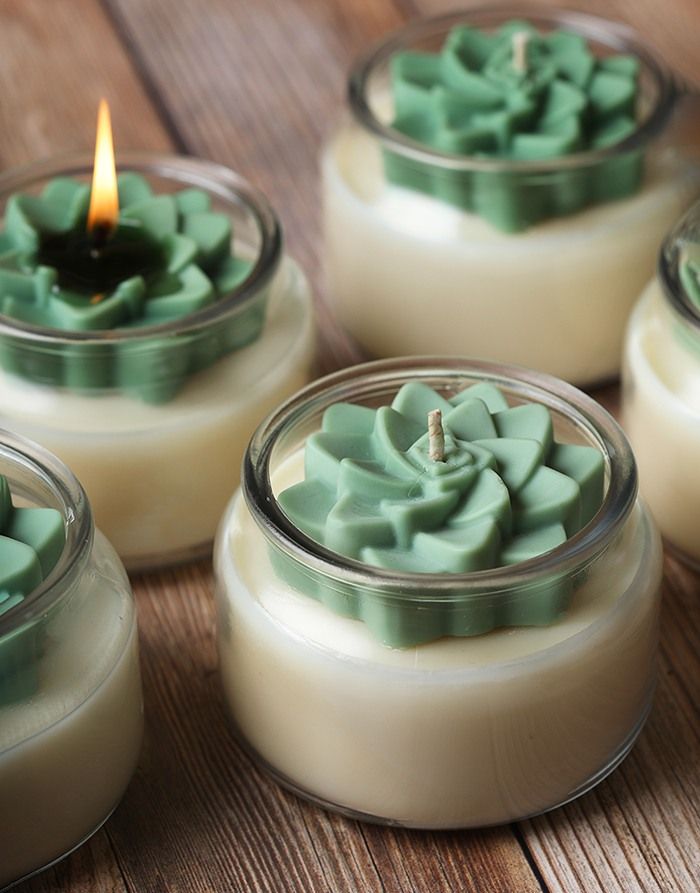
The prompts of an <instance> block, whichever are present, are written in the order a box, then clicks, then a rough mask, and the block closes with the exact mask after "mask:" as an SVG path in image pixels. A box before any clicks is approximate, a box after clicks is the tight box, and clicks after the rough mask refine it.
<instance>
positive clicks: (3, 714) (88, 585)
mask: <svg viewBox="0 0 700 893" xmlns="http://www.w3.org/2000/svg"><path fill="white" fill-rule="evenodd" d="M79 585H80V586H81V587H83V590H84V591H83V592H82V593H81V594H80V595H79V596H78V597H77V598H78V600H79V601H80V603H81V604H80V608H79V610H78V609H77V608H76V606H75V603H73V605H72V606H71V608H70V609H69V610H65V611H63V612H58V613H57V614H56V616H55V617H53V618H52V619H51V621H50V625H49V626H48V628H47V635H46V646H45V652H46V653H45V655H44V657H43V658H42V659H41V661H40V663H39V684H38V690H37V692H36V694H35V695H33V696H32V697H31V698H30V699H28V700H24V701H21V702H19V703H16V704H7V705H5V706H0V887H3V886H4V885H5V884H7V883H10V882H12V881H14V880H17V879H19V878H21V877H23V876H24V875H25V874H28V873H30V872H32V871H35V870H37V869H38V868H41V867H43V866H45V865H47V864H49V863H50V862H52V861H54V860H55V859H58V858H60V857H61V856H63V855H64V854H65V853H66V852H68V851H70V850H71V849H73V848H74V847H75V846H77V845H78V844H80V843H81V842H82V841H83V840H84V839H85V838H86V837H87V836H88V835H90V834H91V833H92V832H93V831H94V830H95V829H96V828H97V827H99V825H100V824H101V823H102V822H103V821H104V820H105V819H106V818H107V817H108V816H109V814H110V813H111V812H112V810H113V809H114V807H115V806H116V805H117V803H118V801H119V799H120V798H121V796H122V794H123V793H124V790H125V788H126V786H127V784H128V782H129V779H130V778H131V775H132V774H133V771H134V769H135V766H136V761H137V758H138V753H139V748H140V745H141V735H142V725H143V716H142V703H141V682H140V676H139V664H138V647H137V635H136V627H135V624H134V619H133V614H129V616H128V621H127V618H126V616H125V612H124V602H123V599H122V598H121V597H117V593H116V591H111V590H110V589H109V588H108V584H105V582H104V579H101V580H100V581H99V582H98V583H95V582H94V580H92V579H91V578H88V579H84V580H83V581H82V582H81V583H80V584H79ZM106 585H107V588H105V587H106Z"/></svg>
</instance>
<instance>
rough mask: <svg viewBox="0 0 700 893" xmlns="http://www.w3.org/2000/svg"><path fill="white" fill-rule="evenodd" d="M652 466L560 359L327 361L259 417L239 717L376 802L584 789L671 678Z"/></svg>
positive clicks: (364, 809)
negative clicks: (437, 441)
mask: <svg viewBox="0 0 700 893" xmlns="http://www.w3.org/2000/svg"><path fill="white" fill-rule="evenodd" d="M422 379H423V380H422ZM389 394H395V396H394V398H393V400H392V402H391V405H389V406H386V405H382V402H383V401H386V399H387V396H388V395H389ZM341 395H342V396H341ZM339 398H340V399H342V400H343V401H350V402H342V403H337V402H336V401H337V400H338V399H339ZM377 407H379V408H377ZM435 409H439V410H440V412H441V414H442V428H443V436H444V456H443V460H444V461H435V460H434V459H432V458H431V456H430V446H431V444H430V437H429V434H428V432H427V430H426V411H428V412H434V411H435ZM434 418H435V417H433V419H434ZM554 431H556V432H557V436H556V439H555V438H554ZM310 432H311V433H310ZM601 445H605V446H604V452H601ZM604 478H605V483H604ZM635 488H636V479H635V470H634V463H633V460H632V458H631V453H630V449H629V445H628V444H627V443H626V441H625V440H624V437H623V435H622V433H621V432H620V430H619V428H618V427H617V425H616V424H615V423H614V422H613V421H612V419H610V417H609V416H607V414H605V413H604V412H603V411H602V410H600V408H599V407H597V406H596V404H594V403H593V401H591V400H590V399H588V398H586V397H584V395H582V394H580V393H579V392H576V391H575V390H573V389H572V388H568V387H566V386H565V385H563V384H562V383H561V382H556V381H555V380H551V379H547V378H546V377H542V376H535V375H528V374H526V373H524V372H522V371H516V370H512V369H508V368H503V367H498V368H497V369H496V368H495V367H488V366H485V365H481V366H477V367H475V368H474V367H472V368H469V367H467V366H466V365H464V366H463V365H462V364H461V363H460V362H458V361H453V362H452V363H451V365H449V366H443V365H442V364H441V363H440V361H435V360H421V361H417V362H416V365H415V366H407V365H405V361H404V363H403V364H402V363H400V362H398V361H397V362H395V363H393V364H390V363H377V364H372V365H369V366H366V367H356V368H355V369H353V370H349V371H347V372H344V373H338V374H337V375H335V376H332V377H330V378H329V379H327V380H326V381H325V382H324V383H323V384H322V385H319V384H318V383H316V384H314V385H313V386H312V388H309V389H307V391H306V392H301V393H300V394H299V395H298V396H297V397H296V398H295V399H293V400H292V401H290V402H288V403H287V404H286V406H285V407H283V408H282V409H280V410H278V412H276V413H275V414H273V416H272V417H271V418H269V419H268V421H267V422H266V423H265V425H264V426H263V427H262V429H261V430H259V431H258V432H257V434H256V435H255V436H254V438H253V441H252V443H251V447H250V451H249V453H248V456H247V459H246V475H245V478H244V489H243V493H242V494H237V495H236V496H235V497H234V499H233V500H232V502H231V505H230V507H229V509H228V511H227V513H226V515H225V516H224V520H223V521H222V525H221V527H220V533H219V539H218V541H217V546H216V549H215V569H216V574H217V581H218V588H217V592H218V612H219V613H218V617H219V619H218V628H219V657H220V667H221V674H222V680H223V684H224V691H225V694H226V698H227V702H228V705H229V709H230V711H231V714H232V716H233V719H234V722H235V727H236V728H237V729H238V730H239V732H240V734H241V735H242V736H243V738H244V739H245V741H246V742H247V745H248V747H249V748H251V749H252V750H253V752H254V753H256V754H258V755H259V756H260V758H261V760H262V762H263V764H264V765H266V766H268V767H272V769H273V770H274V772H275V773H276V775H277V777H281V778H284V779H286V781H287V783H289V784H291V785H293V787H294V788H295V790H297V791H301V792H302V793H306V794H307V795H309V796H311V797H312V798H313V799H314V800H316V801H317V802H318V801H319V800H320V801H321V802H322V803H325V804H326V805H327V806H329V807H331V808H337V809H341V810H343V811H344V812H348V811H349V812H350V813H353V814H356V815H358V816H360V817H365V818H367V817H371V818H372V819H376V820H380V821H389V822H393V823H396V822H398V823H401V824H405V825H409V826H418V827H434V828H440V827H464V826H477V825H483V824H493V823H499V822H506V821H513V820H515V819H517V818H521V817H523V816H526V815H531V814H534V813H536V812H539V811H542V810H544V809H548V808H551V807H553V806H555V805H557V804H559V803H561V802H564V801H566V800H568V799H569V798H570V797H571V796H572V795H573V794H574V792H576V791H580V790H583V789H585V788H586V786H587V785H589V784H590V783H591V782H592V780H593V779H597V778H600V776H601V772H604V771H606V770H608V769H610V768H611V767H612V766H613V765H614V764H615V763H616V761H617V760H619V759H621V758H622V756H623V755H624V754H625V753H626V751H627V749H628V747H629V742H630V739H631V737H632V736H633V735H634V734H636V732H637V731H638V730H639V728H640V726H641V723H642V722H643V719H644V717H645V715H646V711H647V710H648V705H649V701H650V698H651V693H652V689H653V678H654V673H653V659H654V649H655V631H656V620H657V609H658V598H659V584H660V577H661V550H660V546H659V542H658V536H657V535H656V532H655V529H654V527H653V525H652V524H651V523H650V521H649V519H648V516H647V515H646V514H645V512H644V509H643V508H642V507H640V506H639V505H638V504H636V502H635ZM280 678H284V679H285V685H284V686H283V688H280V686H279V679H280Z"/></svg>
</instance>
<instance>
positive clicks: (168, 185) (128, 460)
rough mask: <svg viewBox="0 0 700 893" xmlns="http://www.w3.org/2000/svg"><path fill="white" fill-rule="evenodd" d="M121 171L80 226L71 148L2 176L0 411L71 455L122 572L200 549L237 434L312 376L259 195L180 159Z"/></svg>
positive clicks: (231, 475)
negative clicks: (60, 161) (68, 155)
mask: <svg viewBox="0 0 700 893" xmlns="http://www.w3.org/2000/svg"><path fill="white" fill-rule="evenodd" d="M126 166H127V168H130V169H129V170H126V171H124V172H123V173H121V174H120V176H119V177H118V178H116V177H115V179H114V181H113V188H114V189H115V190H116V192H117V196H118V207H119V212H118V213H119V216H118V218H117V219H116V220H113V219H105V218H104V217H103V216H100V215H103V214H104V212H103V211H100V212H99V214H98V216H97V217H96V220H97V223H95V224H94V226H93V228H92V229H88V230H87V231H86V222H87V221H86V218H87V216H88V203H89V201H90V199H91V195H92V196H94V194H95V190H94V188H93V190H92V191H91V190H90V188H89V186H88V184H87V183H85V182H84V178H85V176H86V174H87V173H88V168H87V165H85V164H84V163H83V162H82V160H80V161H77V162H72V163H71V162H69V163H66V164H65V165H54V164H51V163H49V164H47V165H44V166H37V167H36V168H35V169H34V170H33V171H30V172H29V173H28V174H26V173H23V174H22V175H18V176H17V177H14V176H13V175H12V174H11V173H10V174H7V175H5V178H4V180H5V183H4V185H3V184H1V183H0V190H2V192H3V194H4V195H5V196H6V197H7V196H8V195H9V198H7V199H6V205H5V230H4V232H3V233H2V234H1V235H0V243H1V247H2V249H3V251H2V252H1V253H0V311H1V312H2V314H3V316H2V318H1V319H0V421H1V422H2V423H3V424H5V425H6V426H8V427H11V428H13V429H14V430H17V431H20V432H22V433H24V434H26V435H27V436H30V437H32V438H34V439H36V440H38V441H40V442H42V443H44V444H45V445H47V446H48V447H50V448H51V449H52V450H53V451H55V452H56V453H57V454H58V455H59V456H61V457H62V458H63V459H64V460H65V461H66V462H67V463H69V464H70V466H71V467H72V468H73V469H74V470H75V471H76V473H77V474H78V475H79V476H80V478H81V480H82V481H83V483H84V485H85V487H86V488H87V490H88V493H89V495H90V498H91V501H92V503H93V507H94V511H95V515H96V518H97V523H98V524H99V525H100V527H101V528H102V529H103V530H104V531H105V532H106V533H107V535H108V536H109V538H110V540H111V541H112V542H113V544H114V545H115V547H116V548H117V550H118V551H119V553H120V555H121V556H122V557H123V558H124V560H125V561H126V563H127V564H128V565H129V566H131V567H136V566H145V565H151V564H158V563H161V562H163V561H172V560H182V559H185V558H188V557H191V556H193V555H196V554H201V553H202V552H203V551H204V550H206V549H207V547H208V546H209V544H210V543H211V540H212V538H213V534H214V531H215V528H216V524H217V522H218V518H219V516H220V513H221V511H222V509H223V505H224V500H225V496H224V494H225V493H226V492H228V491H229V490H230V489H231V487H233V486H235V485H236V483H237V480H238V469H239V465H240V460H241V457H242V453H243V450H244V448H245V444H246V442H247V439H248V437H249V436H250V433H251V431H252V430H253V428H254V427H255V425H256V424H257V422H258V421H259V420H260V418H261V417H262V416H263V415H264V414H265V413H266V412H267V411H268V409H270V408H271V407H272V406H273V405H275V404H276V403H277V402H278V401H279V400H281V399H282V398H284V397H285V396H286V395H287V394H288V393H289V392H291V391H292V390H293V389H294V388H296V387H299V386H300V385H301V384H303V383H304V381H306V380H307V378H308V375H309V372H310V365H311V359H312V351H313V345H312V338H313V332H312V323H311V300H310V292H309V288H308V285H307V283H306V280H305V279H304V277H303V275H302V274H301V273H300V271H299V270H298V268H297V267H296V266H295V265H294V263H293V262H292V261H290V260H289V259H288V258H286V257H285V256H284V255H283V253H282V248H281V235H280V231H279V226H278V224H277V221H276V219H275V217H274V214H273V212H272V210H271V209H270V208H269V206H268V205H267V203H266V202H265V200H264V199H263V198H262V196H259V195H258V194H257V193H255V192H254V190H252V189H251V188H250V187H248V186H247V184H245V183H244V182H243V181H241V180H240V179H239V178H238V177H236V175H235V174H233V173H232V172H230V171H227V170H226V169H224V168H219V167H217V166H215V165H207V164H206V163H204V162H198V161H195V160H193V159H169V158H149V157H136V158H135V160H134V161H133V162H132V163H131V164H129V162H127V165H126ZM112 174H114V171H112ZM37 192H38V194H37ZM115 207H117V202H116V199H115V202H112V208H113V209H114V208H115Z"/></svg>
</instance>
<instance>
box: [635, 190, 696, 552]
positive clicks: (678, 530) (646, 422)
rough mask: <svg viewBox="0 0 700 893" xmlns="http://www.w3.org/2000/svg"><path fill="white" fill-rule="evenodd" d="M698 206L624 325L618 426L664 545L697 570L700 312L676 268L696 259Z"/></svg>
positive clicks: (667, 244) (672, 238)
mask: <svg viewBox="0 0 700 893" xmlns="http://www.w3.org/2000/svg"><path fill="white" fill-rule="evenodd" d="M698 246H700V205H695V206H694V207H693V208H691V210H690V211H689V212H688V213H687V214H686V215H685V216H684V217H683V219H682V220H681V221H680V222H679V223H678V225H677V226H676V227H674V229H673V231H672V232H671V233H670V235H669V236H668V237H667V239H666V240H665V241H664V244H663V247H662V249H661V252H660V255H659V265H658V271H657V276H656V278H655V279H654V280H653V281H652V282H651V283H650V284H649V285H648V286H647V288H646V289H645V291H644V293H643V295H642V297H641V298H640V300H639V303H638V305H637V307H636V308H635V310H634V313H633V314H632V317H631V319H630V323H629V328H628V330H627V340H626V345H625V363H624V367H623V391H622V410H623V422H624V426H625V429H626V431H627V433H628V434H629V438H630V441H631V442H632V446H633V447H634V452H635V456H636V459H637V464H638V466H639V476H640V483H641V488H642V494H643V496H644V499H645V500H646V502H647V503H648V505H649V508H650V509H651V511H652V514H653V515H654V518H655V520H656V521H657V523H658V525H659V529H660V530H661V533H662V535H663V537H664V539H665V540H666V541H667V542H668V544H669V545H670V546H671V547H672V548H674V549H675V550H676V551H677V552H678V553H679V555H680V557H682V558H684V559H685V560H686V561H689V562H691V563H695V564H698V563H700V535H699V534H698V531H699V530H700V480H699V479H698V475H697V457H698V453H699V451H700V306H698V305H697V303H694V302H693V300H692V299H691V298H690V296H689V294H688V292H687V290H686V288H685V287H684V284H683V279H682V273H681V269H682V266H683V265H684V264H685V263H686V261H687V260H688V259H689V258H690V259H692V257H693V253H695V255H698V254H699V253H700V252H699V249H698Z"/></svg>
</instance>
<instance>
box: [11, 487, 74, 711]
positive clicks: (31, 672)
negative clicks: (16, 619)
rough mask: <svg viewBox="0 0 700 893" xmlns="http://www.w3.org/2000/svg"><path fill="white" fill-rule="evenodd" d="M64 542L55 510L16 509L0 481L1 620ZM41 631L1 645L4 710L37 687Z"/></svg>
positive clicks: (51, 564) (33, 585) (21, 631)
mask: <svg viewBox="0 0 700 893" xmlns="http://www.w3.org/2000/svg"><path fill="white" fill-rule="evenodd" d="M64 542H65V532H64V525H63V517H62V516H61V513H60V512H58V511H56V509H51V508H42V507H37V508H17V507H15V506H14V505H13V504H12V497H11V494H10V488H9V486H8V483H7V479H6V478H5V477H4V476H3V475H0V618H1V617H2V616H3V615H4V614H6V613H7V612H8V611H10V610H11V609H12V608H14V607H15V606H17V605H19V604H21V603H22V602H23V601H24V599H25V598H26V597H27V596H28V595H29V594H30V593H31V592H32V591H33V590H34V589H36V587H37V586H38V585H39V584H40V583H41V582H42V581H43V580H44V579H45V578H46V577H47V576H48V575H49V573H50V572H51V570H52V569H53V567H54V565H55V564H56V562H57V561H58V559H59V557H60V555H61V552H62V551H63V546H64ZM36 629H37V626H36V625H34V626H32V627H30V628H28V629H19V630H18V631H16V632H12V633H9V634H8V635H6V636H5V637H4V638H2V639H0V707H1V706H2V705H3V703H6V702H11V701H13V700H16V699H18V698H20V697H24V696H26V695H28V694H30V693H31V692H32V691H33V690H34V688H35V685H36V667H35V658H36V656H37V653H38V648H39V640H40V638H41V636H40V634H39V633H37V632H36Z"/></svg>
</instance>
